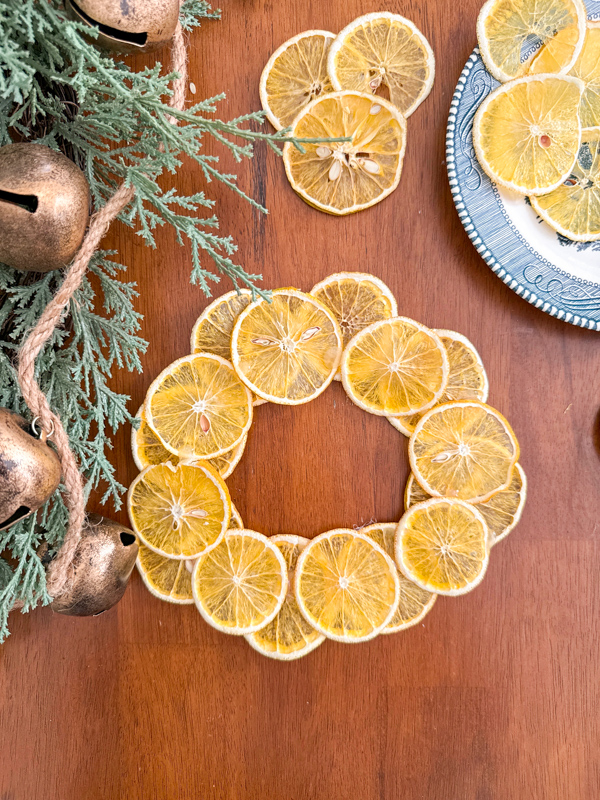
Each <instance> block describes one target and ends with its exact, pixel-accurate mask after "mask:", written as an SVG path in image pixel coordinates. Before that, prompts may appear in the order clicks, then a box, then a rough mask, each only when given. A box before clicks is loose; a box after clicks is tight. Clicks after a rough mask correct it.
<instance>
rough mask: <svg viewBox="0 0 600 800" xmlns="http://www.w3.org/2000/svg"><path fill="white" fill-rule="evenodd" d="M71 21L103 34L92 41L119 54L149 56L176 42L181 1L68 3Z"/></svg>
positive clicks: (81, 0) (78, 0) (79, 0)
mask: <svg viewBox="0 0 600 800" xmlns="http://www.w3.org/2000/svg"><path fill="white" fill-rule="evenodd" d="M66 8H67V13H68V14H69V16H70V17H71V19H74V20H77V21H78V22H84V23H85V24H86V25H88V26H89V27H90V28H96V29H97V30H98V31H99V35H98V38H92V37H89V41H91V42H93V43H94V44H97V45H99V46H100V47H102V48H104V49H105V50H111V51H113V52H115V53H149V52H150V51H152V50H158V48H159V47H162V46H163V45H165V44H167V43H168V42H170V41H171V39H172V38H173V34H174V33H175V28H176V27H177V22H178V20H179V0H66Z"/></svg>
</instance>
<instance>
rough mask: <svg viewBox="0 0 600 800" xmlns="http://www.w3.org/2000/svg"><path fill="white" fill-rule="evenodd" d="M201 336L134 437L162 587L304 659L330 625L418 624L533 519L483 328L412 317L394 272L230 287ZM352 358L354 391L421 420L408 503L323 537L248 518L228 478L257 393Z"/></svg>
mask: <svg viewBox="0 0 600 800" xmlns="http://www.w3.org/2000/svg"><path fill="white" fill-rule="evenodd" d="M191 344H192V349H193V350H194V351H195V352H193V353H192V354H191V355H188V356H184V357H183V358H180V359H178V360H177V361H175V362H173V363H172V364H171V365H169V366H168V367H166V368H165V369H164V370H163V372H161V374H160V375H159V376H158V377H157V378H156V380H155V381H153V383H152V384H151V386H150V388H149V390H148V393H147V395H146V399H145V402H144V406H143V410H142V427H140V429H139V431H138V432H137V433H135V434H134V436H133V438H132V446H133V454H134V459H135V461H136V463H137V464H138V466H140V468H141V469H142V471H141V473H140V474H139V475H138V477H137V478H136V479H135V480H134V482H133V483H132V485H131V487H130V489H129V496H128V508H129V514H130V519H131V524H132V527H133V529H134V530H135V531H136V533H137V535H138V536H139V538H140V542H141V544H140V554H139V557H138V560H137V566H138V569H139V571H140V573H141V575H142V578H143V580H144V583H145V584H146V586H147V587H148V589H149V590H150V591H151V592H152V594H154V595H155V596H156V597H159V598H160V599H163V600H166V601H168V602H173V603H179V604H186V603H190V604H191V603H195V604H196V606H197V608H198V611H199V612H200V614H201V615H202V617H203V618H204V619H205V620H206V621H207V622H208V623H209V624H210V625H211V626H213V627H215V628H216V629H217V630H220V631H222V632H224V633H229V634H236V635H244V636H245V637H246V639H247V640H248V642H249V643H250V645H251V646H252V647H253V648H254V649H255V650H258V651H259V652H261V653H263V654H264V655H266V656H269V657H272V658H276V659H281V660H291V659H296V658H300V657H302V656H304V655H307V654H308V653H310V652H312V650H314V649H315V648H316V647H317V646H319V645H320V644H321V643H322V642H323V641H324V640H325V639H326V638H329V639H333V640H336V641H341V642H361V641H366V640H369V639H371V638H373V637H374V636H376V635H377V634H379V633H394V632H397V631H400V630H404V629H406V628H408V627H411V626H412V625H415V624H416V623H417V622H419V621H420V620H421V619H423V617H424V616H425V614H427V613H428V611H429V610H430V609H431V608H432V606H433V604H434V602H435V599H436V597H437V596H438V595H450V596H452V595H459V594H464V593H465V592H468V591H471V590H472V589H473V588H474V587H475V586H477V585H478V584H479V583H480V582H481V580H482V579H483V577H484V575H485V572H486V569H487V565H488V562H489V554H490V549H491V547H492V545H493V544H494V543H495V542H496V541H499V540H500V539H502V538H504V537H505V536H506V535H507V534H508V532H509V531H510V530H512V528H513V527H514V526H515V525H516V523H517V522H518V520H519V517H520V515H521V511H522V509H523V505H524V502H525V497H526V481H525V475H524V473H523V470H522V468H521V467H520V465H519V464H518V463H517V461H518V458H519V446H518V443H517V440H516V438H515V436H514V434H513V432H512V430H511V428H510V425H509V424H508V423H507V422H506V420H505V419H504V417H502V415H501V414H500V413H499V412H497V411H496V410H495V409H493V408H491V407H490V406H488V405H486V404H485V403H484V402H483V401H485V400H486V399H487V392H488V382H487V376H486V373H485V369H484V367H483V363H482V361H481V358H480V357H479V354H478V353H477V351H476V350H475V348H474V347H473V345H472V344H471V343H470V342H469V341H468V339H466V338H465V337H464V336H461V335H460V334H456V333H454V332H452V331H441V332H439V335H438V333H436V332H435V331H433V330H430V329H429V328H427V327H425V326H424V325H421V324H419V323H417V322H414V320H410V319H408V318H405V317H398V316H397V303H396V300H395V298H394V296H393V295H392V293H391V292H390V290H389V288H388V287H387V286H386V285H385V284H384V283H383V282H382V281H381V280H379V279H378V278H376V277H374V276H371V275H368V274H363V273H351V272H348V273H339V274H335V275H331V276H329V277H328V278H326V279H325V280H323V281H321V282H320V283H318V284H317V285H316V286H315V287H313V289H312V290H311V293H310V294H305V293H303V292H301V291H299V290H296V289H277V290H274V291H273V293H272V302H271V303H267V302H266V301H264V300H262V299H259V300H256V301H252V299H251V297H249V296H248V297H247V296H244V295H242V296H239V297H237V296H236V297H234V296H232V294H231V293H229V294H226V295H223V296H222V297H221V298H218V299H217V300H215V301H214V302H213V303H212V304H211V305H210V306H209V307H208V308H207V309H206V310H205V311H204V312H203V313H202V315H201V316H200V318H199V319H198V321H197V322H196V324H195V325H194V330H193V334H192V340H191ZM227 354H229V356H230V359H226V358H224V357H223V356H224V355H227ZM340 366H341V379H342V382H343V385H344V389H345V390H346V393H347V394H348V396H349V397H350V399H351V400H352V401H353V402H354V403H356V404H357V405H358V406H359V407H360V408H362V409H364V410H366V411H368V412H369V413H372V414H376V415H379V416H385V417H387V419H388V420H389V421H390V423H391V424H392V425H393V426H394V427H396V428H399V429H400V430H401V431H403V432H405V431H404V430H403V427H402V423H403V422H404V423H405V424H406V426H409V427H410V429H411V430H410V431H408V432H406V433H407V435H409V436H410V439H409V447H408V450H409V458H410V464H411V469H412V472H411V475H410V478H409V481H408V484H407V490H406V497H405V504H406V513H405V514H404V516H403V517H402V519H401V520H400V521H399V523H383V524H374V525H370V526H368V527H366V528H363V529H361V530H355V529H336V530H333V531H327V532H325V533H323V534H321V535H319V536H317V537H316V538H314V539H313V540H312V541H308V540H307V539H304V538H302V537H300V536H287V535H277V536H272V537H267V536H265V535H263V534H262V533H259V532H257V531H252V530H248V529H246V528H245V527H244V525H243V522H242V520H241V518H240V516H239V514H238V513H237V511H235V510H234V509H233V506H232V504H231V498H230V495H229V491H228V489H227V485H226V483H225V478H226V477H228V476H229V475H230V474H231V472H232V471H233V469H234V468H235V466H236V465H237V463H238V462H239V459H240V457H241V453H242V451H243V448H244V446H245V443H246V440H247V437H248V431H249V430H250V428H251V425H252V423H253V417H254V408H255V407H256V398H262V400H263V401H266V402H270V403H276V404H281V405H300V404H303V403H306V402H310V401H311V400H313V399H314V398H316V397H317V396H318V395H319V394H321V393H322V392H323V391H325V389H326V388H327V386H329V384H330V383H331V382H332V381H333V380H334V378H336V377H338V374H339V368H340ZM258 413H260V412H258ZM219 459H221V460H220V461H219Z"/></svg>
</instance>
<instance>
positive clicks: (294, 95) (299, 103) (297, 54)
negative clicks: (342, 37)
mask: <svg viewBox="0 0 600 800" xmlns="http://www.w3.org/2000/svg"><path fill="white" fill-rule="evenodd" d="M334 39H335V34H334V33H330V32H329V31H319V30H310V31H304V32H303V33H299V34H298V35H297V36H293V37H292V38H291V39H288V41H287V42H284V43H283V44H282V45H281V46H280V47H278V48H277V50H275V52H274V53H273V55H272V56H271V58H270V59H269V60H268V61H267V63H266V65H265V68H264V69H263V72H262V75H261V76H260V84H259V92H260V100H261V103H262V107H263V109H264V111H265V113H266V115H267V119H268V120H269V122H270V123H271V124H272V125H273V127H274V128H275V129H276V130H281V128H286V127H288V125H291V123H292V122H293V121H294V119H295V117H296V116H297V115H298V112H299V111H301V110H302V108H304V106H306V105H307V104H308V103H310V102H311V101H312V100H314V99H315V98H316V97H320V96H321V95H322V94H325V93H326V92H331V91H332V86H331V81H330V79H329V75H328V74H327V53H328V51H329V47H330V45H331V42H332V41H333V40H334Z"/></svg>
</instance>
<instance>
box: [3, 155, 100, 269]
mask: <svg viewBox="0 0 600 800" xmlns="http://www.w3.org/2000/svg"><path fill="white" fill-rule="evenodd" d="M89 203H90V192H89V187H88V182H87V180H86V179H85V176H84V174H83V172H82V171H81V170H80V169H79V167H77V166H76V165H75V164H74V163H73V162H72V161H71V160H70V159H68V158H67V157H66V156H64V155H63V154H62V153H57V152H56V151H55V150H51V149H50V148H49V147H45V146H44V145H41V144H33V143H31V142H22V143H20V144H7V145H5V146H4V147H0V262H3V263H4V264H8V266H9V267H14V268H15V269H19V270H23V271H25V272H50V271H51V270H53V269H59V268H60V267H64V266H66V265H67V264H68V263H69V262H70V261H71V260H72V258H73V256H74V255H75V253H76V252H77V250H78V249H79V246H80V245H81V242H82V240H83V237H84V234H85V229H86V228H87V224H88V218H89Z"/></svg>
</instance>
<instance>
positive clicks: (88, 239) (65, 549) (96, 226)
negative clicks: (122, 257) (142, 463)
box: [17, 24, 187, 597]
mask: <svg viewBox="0 0 600 800" xmlns="http://www.w3.org/2000/svg"><path fill="white" fill-rule="evenodd" d="M171 71H172V72H177V73H178V78H177V79H176V80H175V81H174V83H173V94H172V96H171V98H170V101H169V104H170V106H171V107H172V108H175V109H177V110H179V111H182V110H183V109H184V106H185V92H186V84H187V51H186V47H185V41H184V37H183V30H182V28H181V24H178V25H177V29H176V30H175V34H174V36H173V41H172V44H171ZM170 121H171V122H172V123H173V124H176V123H177V120H176V119H175V118H174V117H170ZM134 193H135V189H134V188H133V187H132V186H126V185H125V184H121V186H120V187H119V188H118V189H117V190H116V192H115V193H114V194H113V195H112V197H111V198H110V199H109V200H108V202H107V203H106V205H105V206H103V207H102V208H101V209H100V210H99V211H97V212H96V213H95V214H94V215H93V216H92V218H91V220H90V225H89V228H88V231H87V233H86V236H85V238H84V240H83V243H82V245H81V247H80V249H79V251H78V253H77V255H76V256H75V259H74V261H73V262H72V264H71V266H70V267H69V269H68V270H67V272H66V273H65V279H64V281H63V283H62V285H61V287H60V289H59V290H58V292H57V293H56V295H55V296H54V297H53V298H52V300H51V301H50V302H49V303H48V305H47V306H46V308H45V309H44V312H43V314H42V315H41V317H40V318H39V320H38V321H37V324H36V326H35V327H34V328H33V330H32V331H31V332H30V333H29V335H28V336H27V338H26V340H25V342H24V343H23V346H22V347H21V350H20V353H19V362H18V373H17V375H18V381H19V386H20V388H21V392H22V394H23V398H24V400H25V402H26V403H27V405H28V407H29V409H30V411H31V413H32V414H33V415H34V416H35V417H38V418H39V422H40V425H41V427H42V428H43V429H44V430H45V431H52V430H54V433H53V441H54V444H55V446H56V450H57V453H58V456H59V458H60V462H61V465H62V477H63V482H64V485H65V490H66V491H65V497H64V501H65V505H66V506H67V509H68V512H69V523H68V527H67V531H66V533H65V538H64V541H63V544H62V547H61V548H60V550H59V552H58V554H57V556H56V558H55V559H54V560H53V561H52V562H51V563H50V565H49V566H48V570H47V574H46V586H47V590H48V593H49V594H50V595H51V596H52V597H58V596H59V595H60V594H61V593H62V592H63V591H65V590H66V589H67V586H68V583H69V580H70V578H71V575H72V570H71V566H72V563H73V558H74V556H75V551H76V549H77V545H78V544H79V540H80V539H81V531H82V528H83V524H84V522H85V493H84V484H83V477H82V475H81V472H80V471H79V466H78V464H77V460H76V458H75V455H74V454H73V452H72V450H71V448H70V446H69V437H68V436H67V433H66V431H65V429H64V427H63V424H62V422H61V421H60V419H59V417H58V416H57V415H56V414H55V413H54V412H53V411H52V409H51V408H50V406H49V404H48V400H47V398H46V396H45V395H44V393H43V392H42V390H41V389H40V387H39V385H38V383H37V380H36V378H35V360H36V358H37V356H38V355H39V354H40V352H41V350H42V349H43V347H44V345H45V344H46V342H47V341H48V339H49V338H50V336H51V335H52V332H53V330H54V329H55V328H56V326H57V325H59V324H60V322H61V319H62V317H63V313H64V312H65V310H66V309H67V308H68V306H69V303H70V300H71V298H72V297H73V295H74V294H75V292H76V291H77V289H78V288H79V286H80V285H81V281H82V279H83V276H84V274H85V271H86V269H87V266H88V264H89V262H90V259H91V258H92V256H93V255H94V253H95V251H96V249H97V248H98V246H99V244H100V241H101V240H102V238H103V236H104V235H105V233H106V232H107V231H108V229H109V227H110V225H111V223H112V222H113V221H114V220H115V219H116V218H117V217H118V216H119V214H120V213H121V211H123V209H124V208H125V207H126V206H127V205H128V204H129V203H130V202H131V200H132V199H133V196H134Z"/></svg>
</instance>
